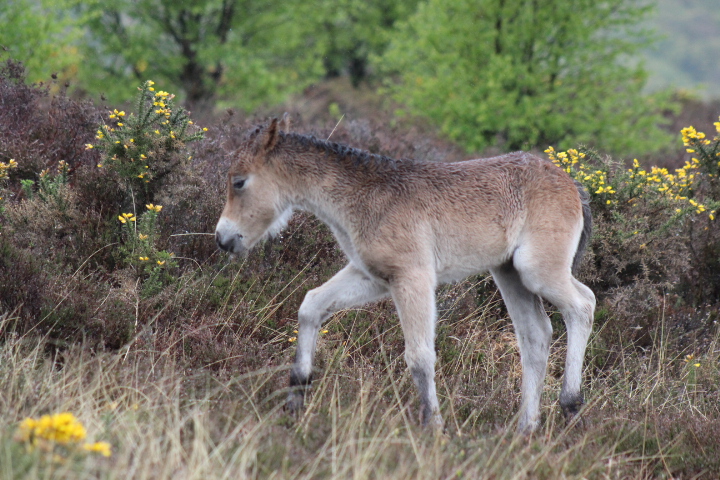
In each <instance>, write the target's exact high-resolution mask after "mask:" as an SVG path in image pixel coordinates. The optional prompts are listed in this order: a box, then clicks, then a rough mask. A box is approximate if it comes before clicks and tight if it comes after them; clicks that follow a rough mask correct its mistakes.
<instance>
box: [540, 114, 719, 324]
mask: <svg viewBox="0 0 720 480" xmlns="http://www.w3.org/2000/svg"><path fill="white" fill-rule="evenodd" d="M716 128H718V130H719V132H718V133H720V122H717V123H716ZM681 135H682V140H683V143H684V145H685V146H686V148H687V150H688V153H692V154H694V155H695V156H694V157H693V158H691V159H689V160H687V161H686V162H685V164H684V165H683V166H682V167H680V168H677V169H674V170H673V171H670V170H669V169H667V168H661V167H656V166H652V167H649V168H644V167H642V166H641V165H640V163H639V162H638V161H637V160H633V162H632V165H631V166H630V167H629V168H627V167H626V166H624V165H623V164H621V163H618V162H615V161H613V160H611V159H609V158H603V157H601V156H599V155H598V154H597V153H595V152H594V151H592V150H587V149H569V150H567V151H560V152H558V151H556V150H555V149H554V148H553V147H549V148H548V149H547V150H545V152H546V153H547V154H548V157H549V158H550V160H552V161H553V163H555V164H556V165H558V166H559V167H561V168H562V169H564V170H565V171H566V172H567V173H569V174H570V175H571V176H572V177H573V178H574V179H575V180H577V181H578V182H580V183H582V184H583V185H584V186H585V188H586V189H587V190H588V192H589V193H590V196H591V199H592V210H593V215H594V217H595V219H596V224H597V225H596V226H597V228H596V233H595V235H594V237H593V241H592V248H591V253H590V255H589V259H588V260H587V261H586V264H587V265H588V266H589V268H587V269H586V270H585V275H587V276H588V277H589V279H590V280H591V283H592V285H593V288H594V289H595V290H596V291H597V292H598V293H599V296H600V297H605V298H607V299H608V300H609V301H610V303H611V304H613V306H614V307H616V308H615V311H617V312H620V311H623V310H624V309H626V308H628V309H630V310H629V311H627V312H626V315H625V316H627V317H628V318H631V317H633V316H636V315H642V313H641V312H642V310H643V309H644V310H645V312H646V313H647V312H653V310H652V307H657V306H659V305H660V303H661V302H662V300H661V297H662V295H663V292H666V293H667V292H674V293H675V294H679V293H682V292H683V291H686V292H688V293H689V292H692V294H691V295H687V296H686V297H685V298H686V300H690V301H692V302H697V301H708V300H712V299H713V298H715V294H716V292H718V291H719V290H720V278H719V277H718V275H717V273H712V271H713V269H714V267H713V266H714V265H716V264H717V263H718V260H719V259H720V257H719V256H718V251H720V237H718V234H717V227H716V225H715V220H716V216H717V212H718V209H720V196H718V190H717V181H718V160H720V158H718V155H717V154H718V148H719V145H720V135H718V136H715V137H714V138H713V139H708V138H706V135H705V134H703V133H702V132H697V131H696V130H695V129H694V128H692V127H687V128H684V129H683V130H682V132H681ZM640 292H642V294H640ZM650 292H653V293H650ZM638 299H642V301H638ZM633 305H634V306H633ZM650 314H652V313H650Z"/></svg>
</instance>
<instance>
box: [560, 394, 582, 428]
mask: <svg viewBox="0 0 720 480" xmlns="http://www.w3.org/2000/svg"><path fill="white" fill-rule="evenodd" d="M584 405H585V402H584V401H583V399H582V398H581V399H579V400H576V401H573V402H560V408H562V412H563V415H564V416H565V421H566V422H567V424H568V425H571V424H572V425H575V426H577V427H583V426H584V425H585V421H584V419H583V417H582V416H581V415H580V411H581V410H582V408H583V406H584Z"/></svg>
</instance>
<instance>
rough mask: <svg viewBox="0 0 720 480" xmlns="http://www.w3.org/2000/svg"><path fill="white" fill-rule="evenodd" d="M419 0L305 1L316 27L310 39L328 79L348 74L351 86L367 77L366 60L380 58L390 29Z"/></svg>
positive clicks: (407, 15)
mask: <svg viewBox="0 0 720 480" xmlns="http://www.w3.org/2000/svg"><path fill="white" fill-rule="evenodd" d="M418 2H419V0H394V1H391V2H389V1H387V0H320V1H318V2H308V3H307V5H306V7H305V8H307V9H308V12H307V16H304V18H311V19H313V20H312V21H314V22H315V23H316V24H317V27H316V28H315V29H314V33H313V34H312V37H313V38H314V39H315V42H316V45H317V47H316V48H317V50H318V51H319V52H320V53H321V55H322V59H323V67H324V69H325V75H326V76H327V77H336V76H339V75H348V76H349V77H350V79H351V81H352V83H353V85H354V86H357V85H358V84H359V83H360V82H361V81H363V80H365V79H366V78H367V77H368V76H369V75H370V71H369V57H370V56H371V55H381V54H382V53H383V52H384V50H385V48H386V47H387V45H388V43H389V41H390V39H391V35H392V32H393V27H394V26H395V23H396V22H397V21H398V20H406V19H407V18H408V17H409V16H410V14H412V13H413V12H414V11H415V8H416V7H417V4H418Z"/></svg>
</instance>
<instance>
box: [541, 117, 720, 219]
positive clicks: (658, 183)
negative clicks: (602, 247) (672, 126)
mask: <svg viewBox="0 0 720 480" xmlns="http://www.w3.org/2000/svg"><path fill="white" fill-rule="evenodd" d="M718 123H719V124H720V122H718ZM681 133H682V136H683V142H684V143H685V145H686V146H687V145H690V143H689V142H690V141H691V140H696V141H697V140H699V141H702V142H705V141H706V140H705V134H704V133H702V132H697V131H696V130H695V129H694V128H692V127H688V128H684V129H683V130H682V132H681ZM545 153H547V155H548V157H549V158H550V160H551V161H552V162H553V163H554V164H555V165H557V166H558V167H560V168H562V169H563V170H564V171H565V172H567V173H569V174H570V175H571V176H573V178H575V180H578V181H579V182H581V183H582V184H583V185H585V186H586V187H587V188H588V190H590V192H592V193H595V194H596V195H603V199H604V200H605V203H606V204H608V205H611V204H617V200H616V199H615V198H614V197H612V196H613V195H615V194H616V193H617V191H616V189H615V188H614V187H613V186H612V185H611V184H610V183H609V181H608V173H609V172H608V171H605V170H594V171H590V170H589V168H588V166H587V164H585V163H583V162H581V160H582V159H584V158H585V155H584V154H583V153H581V152H578V151H577V150H574V149H570V150H568V151H567V152H556V151H555V149H554V148H553V147H549V148H548V149H547V150H545ZM700 167H701V164H700V160H698V159H697V158H693V159H692V160H691V161H687V162H685V165H683V166H682V167H681V168H678V169H675V172H674V173H670V172H669V171H668V169H667V168H660V167H655V166H653V167H651V168H650V171H649V172H648V171H647V170H646V169H643V168H642V167H641V166H640V162H638V160H637V159H634V160H633V166H632V168H630V169H628V170H627V177H625V178H621V179H620V180H619V182H620V183H618V185H620V186H624V187H629V188H631V190H633V191H634V195H640V194H642V193H643V192H645V193H647V192H651V191H654V192H656V193H658V194H660V195H662V196H664V197H665V198H669V199H671V200H673V201H677V202H685V203H687V204H689V205H690V206H691V207H692V208H693V209H694V210H695V213H697V214H701V213H704V212H707V211H708V210H709V209H708V207H707V206H706V205H703V204H701V203H699V202H697V201H696V200H693V199H692V198H689V197H690V195H691V191H692V190H693V189H694V188H695V187H696V182H697V180H698V178H699V175H701V172H700V170H699V169H700ZM617 182H618V180H617V179H616V183H617ZM607 197H610V198H607ZM633 200H634V199H633V198H630V199H629V200H628V201H630V202H632V201H633ZM676 211H677V212H678V213H679V212H682V209H680V208H678V209H676ZM708 215H709V218H710V220H715V210H711V211H709V214H708Z"/></svg>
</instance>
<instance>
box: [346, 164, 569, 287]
mask: <svg viewBox="0 0 720 480" xmlns="http://www.w3.org/2000/svg"><path fill="white" fill-rule="evenodd" d="M396 175H397V176H398V177H399V178H392V179H389V180H388V182H392V184H393V185H394V184H396V183H398V182H400V183H403V186H404V188H403V190H402V191H400V192H398V193H399V194H397V195H395V196H394V197H393V200H392V201H389V202H382V204H378V205H376V206H375V208H377V211H373V210H374V209H373V208H372V207H369V208H368V214H369V215H371V216H372V217H374V218H376V219H378V220H377V221H376V225H375V227H376V228H374V229H367V230H366V231H365V232H364V233H365V234H364V235H363V237H361V239H360V242H361V243H366V244H367V245H363V248H362V249H363V250H368V252H367V253H368V254H369V255H368V257H370V258H372V260H370V261H371V262H372V263H377V264H378V268H381V269H382V268H383V266H384V268H385V269H388V270H395V269H397V268H401V267H402V265H403V264H405V265H407V263H408V262H414V263H418V264H419V263H421V262H430V263H432V264H433V265H434V267H435V271H436V272H437V275H438V280H439V281H441V282H442V281H453V280H459V279H461V278H464V277H465V276H467V275H469V274H473V273H477V272H480V271H486V270H488V269H491V268H493V267H495V266H498V265H500V264H502V263H504V262H506V261H507V260H509V259H510V258H511V257H512V256H513V253H514V252H515V251H516V250H517V249H518V248H519V247H520V246H522V245H527V248H530V247H533V244H538V245H537V246H536V247H537V248H539V249H540V250H542V248H540V247H541V246H542V244H546V243H548V242H550V243H553V244H556V245H557V244H562V245H563V246H565V247H566V248H563V249H561V250H560V251H561V252H562V253H561V254H560V255H557V254H556V255H555V257H557V258H555V259H554V261H555V263H558V264H559V266H561V267H562V268H564V267H566V266H567V267H568V268H569V266H570V264H571V263H572V255H573V254H574V252H575V246H576V245H577V242H578V238H579V235H580V232H581V230H582V224H583V218H582V208H581V204H580V199H579V195H578V190H577V188H576V186H575V184H574V183H573V181H572V180H571V179H570V178H569V177H568V175H567V174H565V172H563V171H562V170H561V169H559V168H558V167H556V166H554V165H553V164H551V163H550V162H548V161H545V160H543V159H541V158H539V157H536V156H534V155H531V154H528V153H523V152H518V153H511V154H507V155H502V156H499V157H493V158H488V159H478V160H469V161H465V162H456V163H417V164H415V165H412V166H408V168H407V169H404V168H400V169H399V170H398V171H397V172H396ZM365 198H366V199H368V198H369V200H368V202H369V203H372V196H370V197H365ZM558 246H559V245H558ZM388 273H389V272H388Z"/></svg>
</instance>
